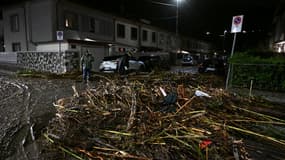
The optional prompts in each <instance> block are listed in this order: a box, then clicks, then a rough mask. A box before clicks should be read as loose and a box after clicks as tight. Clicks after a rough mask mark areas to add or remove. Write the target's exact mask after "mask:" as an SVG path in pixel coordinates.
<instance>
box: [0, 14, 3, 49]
mask: <svg viewBox="0 0 285 160" xmlns="http://www.w3.org/2000/svg"><path fill="white" fill-rule="evenodd" d="M3 51H4V26H3V14H2V10H0V52H3Z"/></svg>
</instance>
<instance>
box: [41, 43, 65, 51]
mask: <svg viewBox="0 0 285 160" xmlns="http://www.w3.org/2000/svg"><path fill="white" fill-rule="evenodd" d="M60 48H61V51H62V52H64V51H66V50H68V49H69V45H68V43H67V42H61V43H60ZM37 51H38V52H59V42H53V43H43V44H38V45H37Z"/></svg>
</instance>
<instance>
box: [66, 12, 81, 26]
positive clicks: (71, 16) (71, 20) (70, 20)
mask: <svg viewBox="0 0 285 160" xmlns="http://www.w3.org/2000/svg"><path fill="white" fill-rule="evenodd" d="M64 26H65V28H68V29H72V30H78V16H77V15H76V14H75V13H71V12H65V14H64Z"/></svg>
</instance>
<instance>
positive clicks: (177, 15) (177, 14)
mask: <svg viewBox="0 0 285 160" xmlns="http://www.w3.org/2000/svg"><path fill="white" fill-rule="evenodd" d="M181 1H182V0H176V29H175V33H176V36H178V25H179V24H178V23H179V3H181Z"/></svg>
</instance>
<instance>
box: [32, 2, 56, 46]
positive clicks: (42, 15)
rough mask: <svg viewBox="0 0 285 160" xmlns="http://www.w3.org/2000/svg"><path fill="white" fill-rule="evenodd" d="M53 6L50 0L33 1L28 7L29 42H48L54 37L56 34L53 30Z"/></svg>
mask: <svg viewBox="0 0 285 160" xmlns="http://www.w3.org/2000/svg"><path fill="white" fill-rule="evenodd" d="M53 8H54V6H53V3H52V1H51V0H45V1H35V2H33V3H31V4H30V6H29V14H27V15H28V16H29V17H30V19H29V24H30V27H29V30H27V31H29V32H30V35H31V41H33V42H37V43H38V42H50V41H52V40H54V39H53V37H55V35H56V32H55V29H53V24H54V22H53V12H52V10H53Z"/></svg>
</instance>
